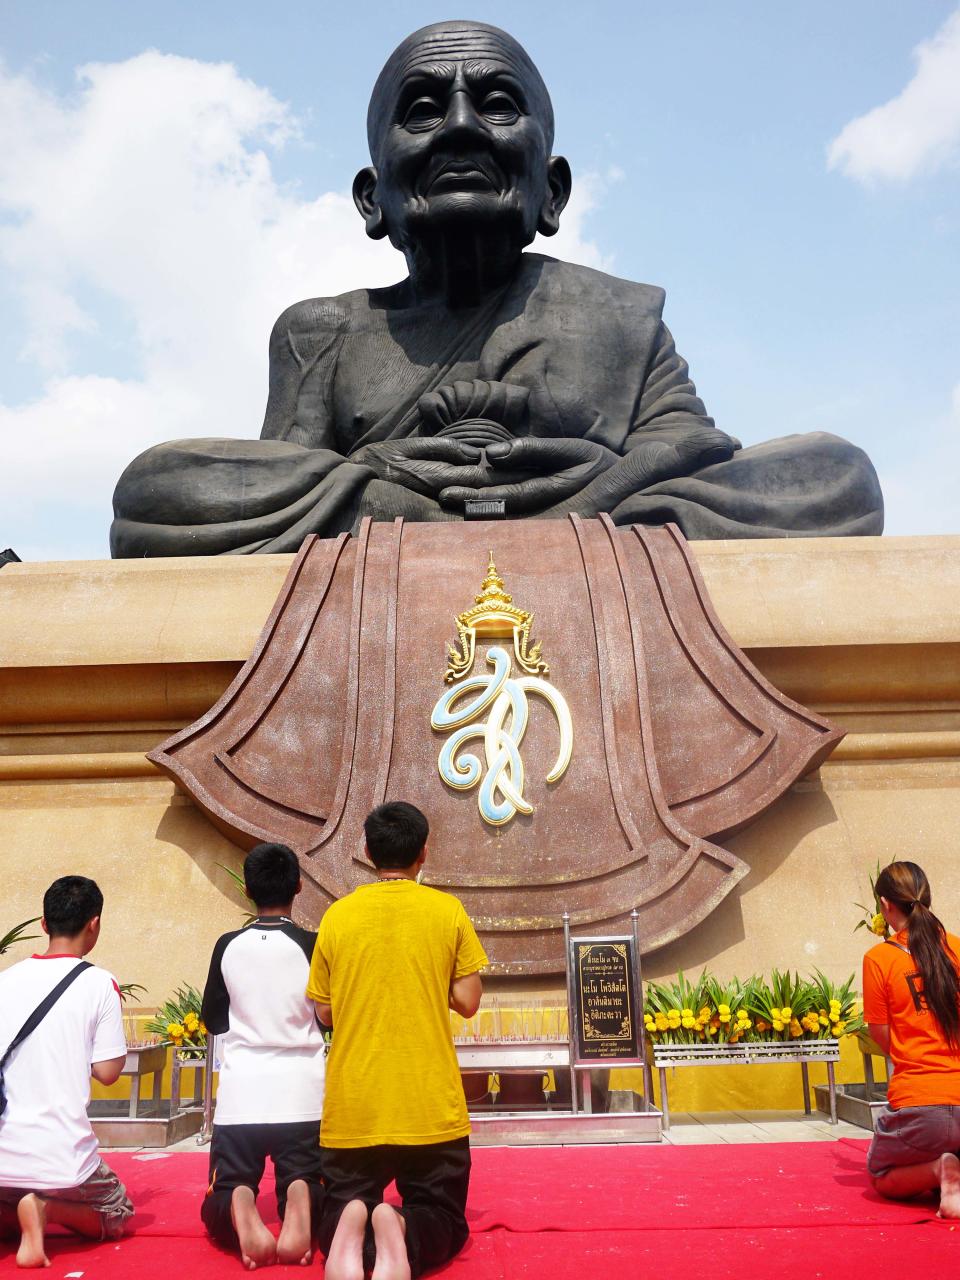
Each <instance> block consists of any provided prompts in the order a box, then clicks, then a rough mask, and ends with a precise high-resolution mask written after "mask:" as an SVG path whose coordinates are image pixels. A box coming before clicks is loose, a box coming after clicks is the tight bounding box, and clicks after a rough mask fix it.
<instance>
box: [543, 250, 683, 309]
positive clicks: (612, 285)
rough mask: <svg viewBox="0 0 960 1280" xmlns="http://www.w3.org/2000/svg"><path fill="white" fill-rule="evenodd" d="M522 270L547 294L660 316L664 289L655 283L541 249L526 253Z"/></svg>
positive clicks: (593, 304) (664, 293)
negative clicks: (630, 278)
mask: <svg viewBox="0 0 960 1280" xmlns="http://www.w3.org/2000/svg"><path fill="white" fill-rule="evenodd" d="M523 256H524V262H525V271H526V272H527V273H529V274H530V275H531V277H535V281H536V286H537V287H538V288H542V289H545V290H547V291H548V292H549V293H550V294H552V295H555V296H559V297H563V298H568V299H570V300H571V301H577V300H578V299H579V300H582V301H583V303H584V305H592V306H594V307H596V306H604V307H612V308H614V309H616V310H620V309H623V310H626V311H629V312H631V313H632V314H633V315H637V314H642V315H649V316H651V317H654V318H655V319H657V320H659V319H660V317H661V315H662V314H663V304H664V300H665V299H666V296H667V295H666V290H664V289H661V288H660V286H659V285H655V284H641V283H640V282H639V281H637V280H623V279H621V278H620V277H619V276H611V275H608V274H607V272H606V271H597V270H596V269H595V268H594V267H583V266H581V265H580V264H579V263H577V262H563V261H561V260H560V259H559V258H548V257H547V256H546V255H545V254H542V253H525V254H524V255H523Z"/></svg>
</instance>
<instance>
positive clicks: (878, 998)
mask: <svg viewBox="0 0 960 1280" xmlns="http://www.w3.org/2000/svg"><path fill="white" fill-rule="evenodd" d="M863 1020H864V1022H875V1023H879V1024H881V1025H884V1024H889V1022H890V1007H889V1005H888V1003H887V984H886V975H885V974H884V971H883V967H882V965H881V964H880V961H879V960H878V959H877V957H876V956H875V955H874V954H873V951H868V952H867V954H866V955H865V956H864V957H863Z"/></svg>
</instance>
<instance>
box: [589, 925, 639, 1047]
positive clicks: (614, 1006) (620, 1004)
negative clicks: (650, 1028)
mask: <svg viewBox="0 0 960 1280" xmlns="http://www.w3.org/2000/svg"><path fill="white" fill-rule="evenodd" d="M572 980H573V999H574V1004H575V1008H576V1014H577V1019H576V1021H577V1045H576V1051H577V1058H578V1060H579V1061H581V1062H593V1061H596V1062H618V1061H624V1060H626V1061H631V1062H636V1061H637V1059H638V1058H639V1057H640V1053H641V1049H640V1043H639V1038H638V1036H639V1028H638V1026H637V1020H636V1017H635V1016H634V1015H635V1010H634V990H635V987H634V955H633V939H632V938H574V939H573V974H572Z"/></svg>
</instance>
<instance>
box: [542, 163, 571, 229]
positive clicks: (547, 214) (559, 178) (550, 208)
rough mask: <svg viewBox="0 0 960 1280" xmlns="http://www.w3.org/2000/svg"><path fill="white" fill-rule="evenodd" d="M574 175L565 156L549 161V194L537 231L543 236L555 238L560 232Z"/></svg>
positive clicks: (544, 203) (545, 200)
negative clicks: (562, 215) (562, 216)
mask: <svg viewBox="0 0 960 1280" xmlns="http://www.w3.org/2000/svg"><path fill="white" fill-rule="evenodd" d="M572 187H573V175H572V174H571V173H570V166H569V164H567V162H566V160H565V159H564V158H563V156H551V157H550V159H549V160H548V161H547V194H546V197H545V198H544V201H543V205H542V206H541V208H540V219H539V221H538V222H537V230H538V231H539V232H540V234H541V235H542V236H555V235H556V234H557V232H558V231H559V230H560V215H561V213H563V211H564V209H565V208H566V207H567V201H568V200H569V199H570V191H571V188H572Z"/></svg>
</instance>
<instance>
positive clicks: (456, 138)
mask: <svg viewBox="0 0 960 1280" xmlns="http://www.w3.org/2000/svg"><path fill="white" fill-rule="evenodd" d="M398 54H399V56H398V57H397V58H396V59H395V65H394V67H393V68H392V71H393V75H392V77H391V78H390V79H389V81H388V83H387V84H386V85H385V86H384V92H383V94H382V97H381V99H380V102H379V108H380V111H381V118H380V119H379V120H378V122H377V125H378V134H379V147H378V152H379V154H375V156H374V160H375V163H376V186H375V189H374V192H373V200H374V202H375V204H376V205H377V206H378V207H379V210H380V213H381V215H382V218H383V220H384V222H385V230H386V232H387V234H389V236H390V239H391V241H392V242H393V243H394V244H395V245H397V247H398V248H404V247H406V246H408V245H411V244H416V242H417V240H418V239H419V238H420V237H421V236H423V235H424V234H429V233H431V232H436V231H442V230H443V229H444V228H448V227H452V228H470V227H476V228H478V229H479V228H482V227H484V226H490V225H495V226H496V227H497V228H498V229H500V230H502V232H503V234H505V235H508V236H510V237H511V238H512V239H514V240H517V241H519V243H520V244H528V243H529V242H530V241H531V240H532V239H533V237H534V235H535V233H536V230H537V223H538V220H539V219H540V214H541V209H542V206H543V204H544V200H545V199H546V198H547V195H548V181H547V174H548V160H549V147H550V143H551V137H550V133H551V123H552V122H551V121H550V119H549V106H548V105H547V106H545V105H544V101H543V99H544V91H543V89H542V85H541V83H540V82H539V80H538V78H536V77H535V76H533V75H531V74H530V72H529V70H528V69H527V67H526V66H525V65H524V61H525V55H523V54H522V51H520V50H519V46H516V45H515V44H514V42H513V41H511V40H510V39H509V37H504V36H503V35H502V34H501V33H498V32H496V31H491V30H490V29H489V28H478V29H476V30H472V31H471V30H462V29H461V30H455V31H451V33H450V34H449V36H448V37H447V38H446V39H445V40H443V39H441V38H439V37H438V36H437V35H433V37H432V38H431V39H429V40H424V41H422V42H419V43H413V44H411V45H410V46H408V47H407V48H406V49H404V48H403V46H401V50H399V51H398ZM388 70H391V68H390V67H389V64H388Z"/></svg>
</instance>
